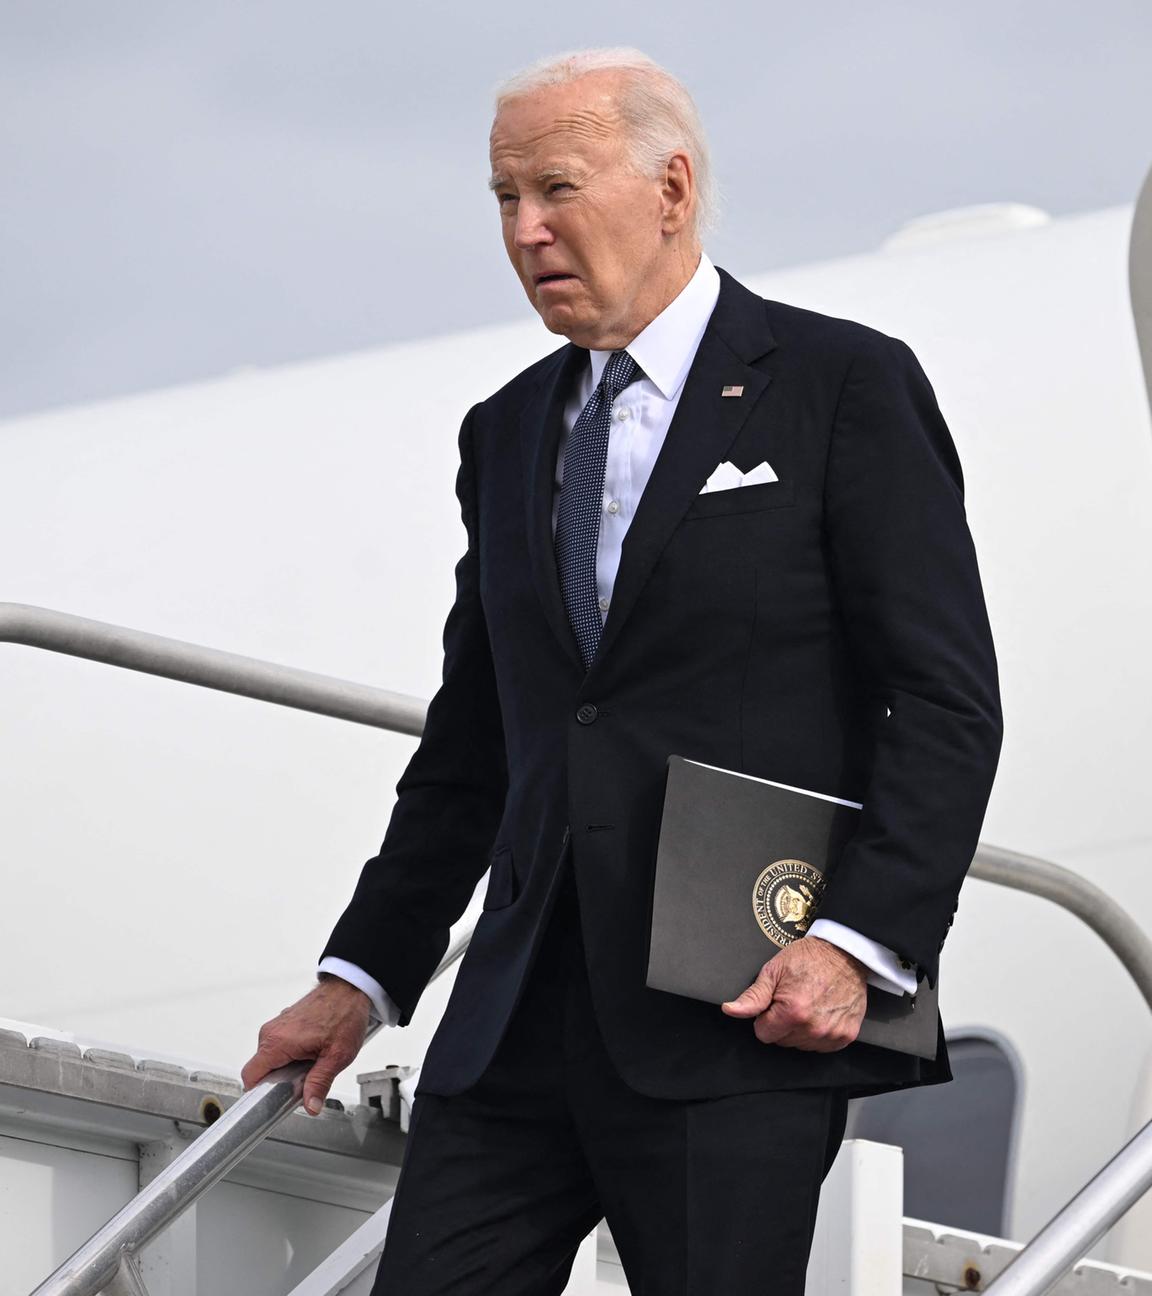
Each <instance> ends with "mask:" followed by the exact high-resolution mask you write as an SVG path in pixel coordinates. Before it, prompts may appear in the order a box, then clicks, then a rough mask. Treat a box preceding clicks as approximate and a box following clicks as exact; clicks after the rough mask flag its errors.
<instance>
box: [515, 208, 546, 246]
mask: <svg viewBox="0 0 1152 1296" xmlns="http://www.w3.org/2000/svg"><path fill="white" fill-rule="evenodd" d="M513 238H514V240H515V243H516V246H517V247H518V248H531V247H539V245H540V244H541V243H551V242H552V231H551V230H549V228H548V226H547V224H546V222H545V220H544V213H543V210H542V209H541V207H540V206H539V204H537V203H534V202H531V201H525V200H524V199H523V198H521V199H520V200H519V201H518V202H517V204H516V232H515V234H514V235H513Z"/></svg>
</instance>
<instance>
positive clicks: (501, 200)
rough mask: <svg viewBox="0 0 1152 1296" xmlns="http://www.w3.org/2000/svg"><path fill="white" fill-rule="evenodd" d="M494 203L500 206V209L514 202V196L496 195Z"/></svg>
mask: <svg viewBox="0 0 1152 1296" xmlns="http://www.w3.org/2000/svg"><path fill="white" fill-rule="evenodd" d="M496 201H497V202H498V203H499V204H500V206H501V207H503V206H504V204H505V203H510V202H515V201H516V195H515V194H510V193H502V194H497V195H496Z"/></svg>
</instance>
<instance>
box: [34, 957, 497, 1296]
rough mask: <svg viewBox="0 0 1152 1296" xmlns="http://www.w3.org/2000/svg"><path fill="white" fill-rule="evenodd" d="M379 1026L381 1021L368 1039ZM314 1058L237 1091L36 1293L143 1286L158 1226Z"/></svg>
mask: <svg viewBox="0 0 1152 1296" xmlns="http://www.w3.org/2000/svg"><path fill="white" fill-rule="evenodd" d="M470 936H471V932H470V931H465V932H463V933H462V934H461V935H459V936H457V937H456V939H455V940H454V941H453V942H452V944H451V945H450V946H449V947H448V951H447V953H446V954H445V955H444V957H443V958H442V959H441V960H440V964H439V966H438V967H437V968H436V971H435V972H433V973H432V978H431V979H432V980H433V981H434V980H435V979H436V978H437V977H439V976H441V975H442V974H443V973H444V972H446V971H447V970H448V969H449V968H450V967H451V966H452V964H453V963H455V962H456V961H457V960H458V959H459V958H460V957H461V955H462V954H463V953H464V951H465V950H466V949H467V947H468V940H469V938H470ZM379 1029H380V1025H379V1023H377V1024H376V1025H374V1026H373V1027H372V1028H371V1030H369V1032H368V1034H367V1035H366V1036H365V1043H367V1041H368V1040H369V1039H371V1038H372V1036H373V1035H375V1034H376V1032H377V1031H378V1030H379ZM311 1066H312V1063H311V1062H291V1063H289V1064H288V1066H285V1067H280V1068H279V1069H278V1070H276V1071H271V1072H269V1073H268V1075H267V1076H265V1078H264V1079H263V1080H261V1081H260V1083H259V1084H257V1085H254V1086H253V1087H252V1088H251V1089H250V1090H249V1091H248V1092H247V1093H246V1094H244V1095H243V1096H242V1097H240V1098H238V1099H237V1100H236V1101H235V1102H234V1103H233V1104H232V1106H231V1107H229V1108H228V1109H227V1110H226V1111H225V1112H224V1114H223V1115H222V1116H221V1117H220V1118H219V1119H218V1120H216V1121H215V1122H214V1123H213V1124H211V1125H209V1126H208V1128H207V1129H206V1130H205V1131H204V1133H203V1134H200V1135H199V1136H198V1137H197V1138H196V1139H194V1140H193V1142H191V1143H190V1144H189V1145H188V1146H187V1147H186V1148H185V1149H184V1151H183V1152H181V1153H180V1155H179V1156H178V1157H176V1158H175V1159H174V1160H173V1161H172V1162H171V1163H170V1164H169V1165H167V1166H165V1167H164V1169H163V1170H161V1171H160V1173H159V1174H158V1175H157V1176H156V1178H155V1179H153V1180H152V1182H151V1183H150V1184H149V1185H148V1186H147V1187H146V1188H143V1189H141V1191H140V1192H139V1193H137V1194H136V1196H135V1197H133V1198H132V1200H131V1201H130V1202H128V1203H126V1205H125V1206H124V1207H123V1208H122V1209H121V1210H120V1211H119V1212H118V1213H117V1214H115V1215H114V1216H113V1217H112V1218H111V1219H110V1220H109V1221H108V1223H107V1224H105V1225H103V1226H102V1227H101V1228H99V1229H98V1230H97V1231H96V1232H95V1233H94V1234H93V1235H92V1236H91V1237H90V1238H89V1239H88V1241H87V1242H85V1243H84V1245H83V1246H82V1247H80V1249H79V1250H78V1251H76V1252H75V1253H74V1254H73V1255H72V1256H70V1257H69V1258H68V1259H67V1260H66V1261H65V1262H64V1263H63V1264H62V1265H61V1266H60V1267H59V1268H58V1269H57V1270H56V1271H55V1272H54V1273H53V1274H52V1275H51V1276H50V1277H49V1278H46V1279H45V1280H44V1282H42V1283H41V1284H40V1286H39V1287H37V1288H36V1289H35V1291H34V1292H32V1296H97V1293H99V1292H103V1291H105V1290H117V1291H123V1292H124V1293H125V1296H128V1294H129V1293H133V1294H134V1293H143V1292H144V1287H143V1284H142V1282H141V1280H140V1276H139V1273H138V1270H137V1266H136V1257H137V1256H138V1254H139V1252H140V1250H141V1248H142V1247H144V1246H146V1245H147V1244H148V1243H149V1242H150V1241H151V1240H152V1239H153V1238H154V1237H155V1236H156V1235H157V1234H158V1233H160V1232H162V1231H163V1230H164V1229H165V1228H167V1227H168V1225H169V1224H171V1223H172V1222H173V1220H175V1219H177V1218H178V1217H179V1216H180V1215H182V1214H183V1213H184V1211H186V1210H187V1209H188V1208H189V1206H191V1205H192V1204H193V1203H194V1202H195V1201H196V1200H197V1199H198V1198H199V1197H200V1196H201V1194H203V1193H205V1192H207V1190H208V1189H209V1188H211V1187H212V1185H213V1184H214V1183H216V1182H217V1181H218V1180H219V1179H222V1178H223V1177H224V1176H225V1175H226V1174H227V1173H228V1171H229V1170H231V1169H232V1167H233V1166H235V1165H236V1164H238V1163H239V1162H240V1161H242V1160H243V1159H244V1157H246V1156H247V1155H248V1153H249V1152H251V1151H252V1149H253V1148H255V1147H256V1145H257V1144H258V1143H260V1142H261V1141H262V1140H263V1139H264V1138H265V1137H266V1136H267V1135H268V1134H270V1133H271V1132H272V1130H273V1129H275V1128H276V1126H277V1125H278V1124H279V1123H280V1122H281V1121H282V1120H283V1119H284V1117H285V1116H287V1115H288V1114H289V1113H290V1112H291V1111H293V1110H294V1109H295V1108H296V1107H298V1106H299V1104H300V1099H301V1095H302V1094H303V1090H304V1077H305V1076H306V1075H307V1074H308V1071H309V1069H310V1068H311Z"/></svg>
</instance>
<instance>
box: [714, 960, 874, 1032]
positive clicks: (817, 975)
mask: <svg viewBox="0 0 1152 1296" xmlns="http://www.w3.org/2000/svg"><path fill="white" fill-rule="evenodd" d="M867 975H868V969H867V968H866V967H865V966H864V964H863V963H861V962H860V960H859V959H857V958H853V957H852V955H851V954H848V953H846V952H845V951H844V950H842V949H840V948H839V946H837V945H832V944H830V943H829V942H828V941H825V940H821V939H820V938H819V937H818V936H805V937H804V938H803V939H802V940H798V941H793V942H792V944H791V945H787V946H785V947H784V949H782V950H781V951H780V953H779V954H777V955H776V956H775V957H774V958H771V959H769V960H768V962H767V963H765V964H764V966H763V967H762V968H761V969H760V975H759V976H758V977H757V978H756V980H755V981H753V982H752V984H751V985H750V986H749V987H748V989H747V990H745V991H744V993H743V994H742V995H740V996H739V997H738V998H736V999H734V1000H732V1001H731V1002H729V1003H726V1004H723V1005H722V1007H723V1009H724V1011H725V1012H726V1013H727V1014H728V1016H729V1017H754V1018H755V1019H756V1020H755V1023H754V1026H753V1029H754V1030H755V1032H756V1038H757V1039H758V1040H759V1041H760V1042H761V1043H762V1044H780V1045H782V1046H783V1047H785V1048H797V1049H807V1050H809V1051H811V1052H814V1053H835V1052H836V1051H837V1050H838V1049H842V1048H846V1047H847V1046H848V1045H849V1044H851V1043H852V1041H853V1040H854V1039H855V1038H856V1036H857V1034H858V1033H859V1030H860V1023H861V1022H862V1021H863V1020H864V1010H865V1008H866V1007H867V1006H868V991H867V980H866V978H867Z"/></svg>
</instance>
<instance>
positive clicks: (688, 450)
mask: <svg viewBox="0 0 1152 1296" xmlns="http://www.w3.org/2000/svg"><path fill="white" fill-rule="evenodd" d="M717 269H719V267H717ZM774 346H775V342H774V340H773V338H772V333H771V331H770V329H769V328H768V320H767V316H766V313H765V309H764V302H763V300H762V299H761V298H760V297H758V296H757V295H756V294H755V293H753V292H750V291H749V290H748V289H747V288H745V287H744V286H743V285H742V284H740V283H737V281H736V280H735V279H733V278H732V276H731V275H729V274H728V273H727V271H725V270H720V295H719V297H718V299H717V302H716V308H715V310H714V311H713V312H712V317H711V318H710V319H709V321H708V327H707V328H706V329H705V330H704V336H703V338H702V339H701V341H700V346H699V348H698V349H697V352H696V357H695V359H694V360H693V362H692V367H691V369H690V370H689V372H688V377H687V379H686V380H685V382H684V390H683V391H682V392H681V394H680V401H679V403H678V404H677V406H676V413H675V414H674V415H673V418H672V423H671V425H670V426H669V428H668V433H667V436H666V437H665V440H664V444H663V446H662V447H661V448H660V453H659V454H658V455H657V457H656V463H655V465H654V466H653V469H652V475H651V477H650V478H649V479H648V484H647V485H646V486H645V488H644V493H643V494H642V495H641V497H640V503H639V505H638V506H637V509H636V516H635V517H634V518H633V519H632V522H631V524H630V525H629V527H628V533H627V535H626V536H625V537H624V545H623V548H622V551H621V555H620V567H619V570H618V571H617V574H616V580H615V583H614V586H613V590H612V602H611V604H610V606H609V610H608V617H607V620H606V622H605V625H604V634H603V637H602V638H601V640H600V647H599V650H598V651H597V654H596V660H595V661H594V662H593V663H592V671H595V670H596V668H597V666H598V665H599V663H600V662H602V661H603V659H604V656H605V653H606V652H607V651H608V649H609V648H610V647H611V644H612V642H613V641H614V640H615V638H616V636H617V635H618V634H619V633H620V627H621V626H622V625H623V623H624V622H625V620H626V619H627V617H628V614H629V613H630V612H631V610H632V608H633V606H634V605H635V603H636V600H637V598H638V597H639V595H640V592H641V591H642V590H643V588H644V585H645V582H646V581H647V580H648V577H649V576H650V575H651V573H652V569H653V568H654V567H655V566H656V562H657V560H658V559H659V557H660V554H661V553H662V552H663V550H664V546H665V545H666V544H667V543H668V540H669V538H670V537H671V535H672V532H673V530H675V528H676V524H677V523H678V522H679V521H680V519H681V518H682V517H683V516H684V513H685V512H686V511H687V509H688V507H689V506H690V505H691V503H692V501H693V500H694V499H695V498H696V495H697V494H698V492H699V490H700V487H701V486H702V485H703V484H704V482H705V480H706V479H707V477H708V475H709V473H711V471H712V469H713V468H715V467H716V465H717V464H718V463H719V462H721V460H723V459H725V458H726V457H727V450H728V447H729V446H730V445H731V444H732V442H733V441H734V440H735V439H736V436H737V434H738V433H739V431H740V429H741V428H742V427H743V425H744V423H745V421H746V420H747V418H748V416H749V414H751V412H752V408H753V406H754V405H755V404H756V402H757V401H758V400H759V398H760V396H761V395H762V393H763V392H764V390H765V388H767V386H768V384H769V381H770V375H769V374H767V373H765V372H763V371H762V370H760V369H756V368H753V367H752V364H751V362H752V361H754V360H758V359H760V358H761V357H762V356H764V355H766V354H767V353H768V352H769V351H771V350H772V349H773V347H774ZM587 363H588V352H587V351H586V350H584V349H583V348H582V347H576V346H572V345H571V344H569V345H568V346H567V347H564V348H562V349H561V350H560V351H559V352H558V353H557V355H556V358H555V362H554V364H553V365H552V367H551V368H550V369H549V370H548V371H547V372H546V373H545V374H544V376H543V377H542V379H541V381H540V385H539V386H538V387H537V389H536V393H535V396H534V397H533V398H532V399H531V400H530V401H529V402H528V404H527V406H526V407H525V410H524V413H523V415H522V418H521V435H522V438H523V442H522V444H523V451H524V453H523V460H524V472H525V482H524V488H525V500H526V505H527V508H526V512H527V527H528V550H529V555H530V558H531V565H532V574H533V579H534V580H535V583H536V589H537V593H538V594H539V596H540V602H541V605H542V607H543V609H544V615H545V617H546V619H547V621H548V623H549V625H550V626H551V627H552V631H553V633H554V634H555V635H556V638H557V640H558V642H559V643H560V645H561V647H562V648H563V649H564V651H565V652H566V653H567V654H568V655H569V657H571V659H572V661H573V663H574V664H575V665H576V666H577V667H578V668H579V670H580V671H581V672H583V669H584V667H583V663H582V661H581V659H580V649H579V646H578V645H577V642H576V636H575V635H574V634H573V632H572V627H571V624H570V623H569V621H568V613H567V611H566V610H565V608H564V600H563V598H562V597H561V594H560V580H559V576H558V575H557V571H556V558H555V551H554V549H553V542H552V503H553V483H554V480H555V471H556V453H557V449H558V447H559V444H560V435H561V432H562V430H563V416H564V405H565V402H566V401H567V399H568V397H569V395H570V394H571V392H572V388H573V384H574V383H575V381H576V379H577V376H578V375H579V372H580V367H581V365H584V364H587ZM725 386H742V387H743V388H744V392H743V395H742V396H739V397H724V396H721V395H720V392H721V390H722V389H723V388H724V387H725ZM589 673H591V672H589Z"/></svg>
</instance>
